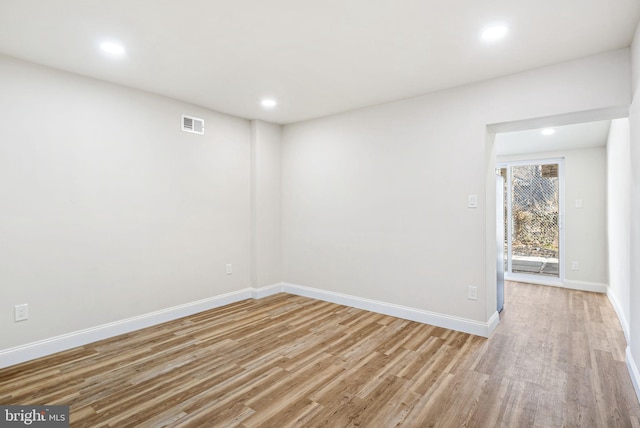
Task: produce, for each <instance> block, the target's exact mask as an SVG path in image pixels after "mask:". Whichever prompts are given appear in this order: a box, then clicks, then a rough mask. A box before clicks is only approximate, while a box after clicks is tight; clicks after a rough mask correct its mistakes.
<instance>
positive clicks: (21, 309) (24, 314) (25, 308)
mask: <svg viewBox="0 0 640 428" xmlns="http://www.w3.org/2000/svg"><path fill="white" fill-rule="evenodd" d="M13 309H14V317H15V320H16V321H25V320H28V319H29V305H28V304H26V303H25V304H23V305H15V306H14V307H13Z"/></svg>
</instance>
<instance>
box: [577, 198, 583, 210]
mask: <svg viewBox="0 0 640 428" xmlns="http://www.w3.org/2000/svg"><path fill="white" fill-rule="evenodd" d="M576 208H582V199H576Z"/></svg>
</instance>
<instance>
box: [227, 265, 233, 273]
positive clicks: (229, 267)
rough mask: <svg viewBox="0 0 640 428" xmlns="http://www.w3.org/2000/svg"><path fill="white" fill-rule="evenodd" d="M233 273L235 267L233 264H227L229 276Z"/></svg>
mask: <svg viewBox="0 0 640 428" xmlns="http://www.w3.org/2000/svg"><path fill="white" fill-rule="evenodd" d="M232 273H233V266H231V263H227V275H231V274H232Z"/></svg>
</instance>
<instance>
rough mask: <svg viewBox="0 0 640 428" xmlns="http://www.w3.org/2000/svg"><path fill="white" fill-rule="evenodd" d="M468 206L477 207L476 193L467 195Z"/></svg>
mask: <svg viewBox="0 0 640 428" xmlns="http://www.w3.org/2000/svg"><path fill="white" fill-rule="evenodd" d="M468 201H469V208H478V195H469V199H468Z"/></svg>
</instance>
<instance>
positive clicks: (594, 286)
mask: <svg viewBox="0 0 640 428" xmlns="http://www.w3.org/2000/svg"><path fill="white" fill-rule="evenodd" d="M560 287H563V288H569V289H571V290H579V291H591V292H594V293H606V292H607V290H608V289H609V286H608V285H607V284H603V283H600V282H587V281H573V280H567V279H565V280H564V285H560Z"/></svg>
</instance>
